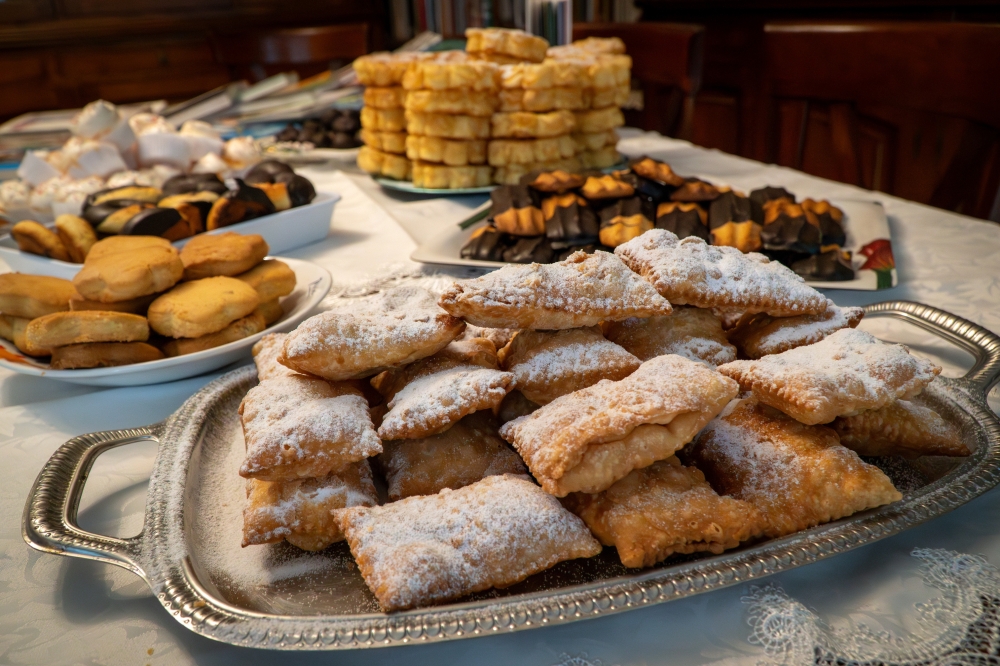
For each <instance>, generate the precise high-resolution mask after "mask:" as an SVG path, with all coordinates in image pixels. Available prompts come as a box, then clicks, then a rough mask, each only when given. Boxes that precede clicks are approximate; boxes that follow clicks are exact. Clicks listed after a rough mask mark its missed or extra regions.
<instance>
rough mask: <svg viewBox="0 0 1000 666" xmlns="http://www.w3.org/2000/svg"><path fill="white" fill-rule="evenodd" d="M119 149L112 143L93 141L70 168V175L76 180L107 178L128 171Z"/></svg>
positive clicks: (85, 147)
mask: <svg viewBox="0 0 1000 666" xmlns="http://www.w3.org/2000/svg"><path fill="white" fill-rule="evenodd" d="M127 168H128V166H127V165H126V164H125V160H123V159H122V156H121V153H119V152H118V149H117V148H115V147H114V146H112V145H111V144H110V143H103V142H96V141H91V142H89V143H88V144H86V145H84V146H83V147H82V149H81V150H80V152H79V154H78V155H77V156H76V158H75V160H74V162H73V164H72V165H71V166H70V168H69V175H71V176H73V177H74V178H87V177H88V176H100V177H101V178H107V177H108V176H110V175H111V174H113V173H115V172H118V171H121V170H123V169H127Z"/></svg>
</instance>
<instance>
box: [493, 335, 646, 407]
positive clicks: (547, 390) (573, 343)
mask: <svg viewBox="0 0 1000 666" xmlns="http://www.w3.org/2000/svg"><path fill="white" fill-rule="evenodd" d="M499 357H500V362H501V363H502V364H503V367H504V368H505V369H506V370H508V371H510V372H511V373H513V374H514V380H515V382H516V384H517V389H518V390H519V391H520V392H521V393H522V394H524V397H525V398H527V399H528V400H530V401H532V402H534V403H537V404H539V405H545V404H548V403H550V402H552V401H553V400H555V399H556V398H558V397H559V396H563V395H566V394H567V393H572V392H573V391H579V390H580V389H583V388H587V387H588V386H593V385H594V384H596V383H597V382H599V381H601V380H602V379H610V380H612V381H617V380H619V379H624V378H625V377H627V376H628V375H630V374H632V373H633V372H635V370H636V368H638V367H639V366H640V365H641V364H642V362H641V361H640V360H639V359H637V358H636V357H635V356H633V355H632V354H630V353H628V352H627V351H625V350H624V349H622V348H621V347H619V346H618V345H616V344H615V343H613V342H609V341H608V340H605V339H604V336H603V335H601V331H600V329H599V328H598V327H596V326H592V327H589V328H574V329H569V330H565V331H519V332H518V333H517V335H515V336H514V339H513V340H511V341H510V344H508V345H507V346H506V347H504V348H503V349H502V350H500V354H499Z"/></svg>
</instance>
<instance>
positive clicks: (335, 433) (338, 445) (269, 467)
mask: <svg viewBox="0 0 1000 666" xmlns="http://www.w3.org/2000/svg"><path fill="white" fill-rule="evenodd" d="M240 417H241V420H242V423H243V437H244V439H245V440H246V447H247V455H246V458H245V459H244V461H243V464H242V465H241V466H240V476H243V477H246V478H255V479H261V480H263V481H288V480H291V479H302V478H307V477H319V476H326V475H327V474H330V473H338V472H342V471H344V470H346V469H347V468H348V467H350V466H351V465H353V464H355V463H357V462H360V461H362V460H364V459H365V458H369V457H371V456H374V455H376V454H378V453H381V452H382V443H381V442H380V441H379V438H378V435H376V434H375V428H374V426H372V421H371V417H370V416H369V414H368V402H367V401H366V400H365V399H364V397H362V395H361V392H360V391H359V390H358V389H356V388H354V387H353V386H351V385H350V384H347V383H336V384H333V383H330V382H327V381H324V380H322V379H317V378H314V377H306V376H304V375H291V376H279V377H273V378H271V379H265V380H264V381H262V382H261V383H260V384H258V385H257V386H255V387H254V388H252V389H250V390H249V391H248V392H247V394H246V397H244V398H243V402H241V403H240Z"/></svg>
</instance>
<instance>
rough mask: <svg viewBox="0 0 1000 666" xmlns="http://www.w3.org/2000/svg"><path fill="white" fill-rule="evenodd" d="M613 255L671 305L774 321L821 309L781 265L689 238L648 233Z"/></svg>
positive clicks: (818, 297) (822, 302)
mask: <svg viewBox="0 0 1000 666" xmlns="http://www.w3.org/2000/svg"><path fill="white" fill-rule="evenodd" d="M615 254H616V255H618V256H619V257H620V258H621V260H622V261H624V262H625V265H627V266H628V267H629V268H631V269H632V270H633V271H635V272H636V273H638V274H639V275H641V276H643V277H644V278H645V279H646V280H648V281H649V282H650V283H651V284H652V285H653V286H654V287H656V290H657V291H658V292H660V294H662V295H663V297H664V298H666V299H667V300H669V301H670V302H671V303H675V304H677V305H694V306H696V307H699V308H716V307H721V308H742V309H743V310H744V311H746V312H766V313H767V314H769V315H772V316H775V317H791V316H793V315H800V314H820V313H822V312H825V311H826V309H827V298H826V297H825V296H823V294H821V293H819V292H818V291H816V290H815V289H813V288H812V287H810V286H809V285H807V284H806V283H805V280H803V279H802V278H801V277H799V276H798V275H796V274H795V273H793V272H792V271H791V269H789V268H786V267H785V266H783V265H782V264H780V263H778V262H776V261H769V260H768V259H767V257H765V256H764V255H761V254H757V253H750V254H743V253H742V252H740V251H739V250H737V249H736V248H733V247H713V246H711V245H708V244H707V243H706V242H705V241H704V240H702V239H701V238H697V237H694V236H689V237H687V238H684V239H679V238H677V236H676V234H673V233H671V232H669V231H666V230H664V229H653V230H652V231H647V232H646V233H644V234H643V235H641V236H639V237H638V238H635V239H633V240H631V241H629V242H628V243H624V244H623V245H619V246H618V247H616V248H615Z"/></svg>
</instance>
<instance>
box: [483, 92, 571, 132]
mask: <svg viewBox="0 0 1000 666" xmlns="http://www.w3.org/2000/svg"><path fill="white" fill-rule="evenodd" d="M499 100H500V105H499V106H498V107H497V111H501V112H511V111H531V112H534V113H540V112H545V111H557V110H560V109H565V110H567V111H582V110H584V109H589V108H590V94H589V90H588V89H586V88H543V89H540V90H524V89H522V88H510V89H507V88H505V89H503V90H501V91H500V93H499ZM575 122H576V119H575V118H574V124H575Z"/></svg>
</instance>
